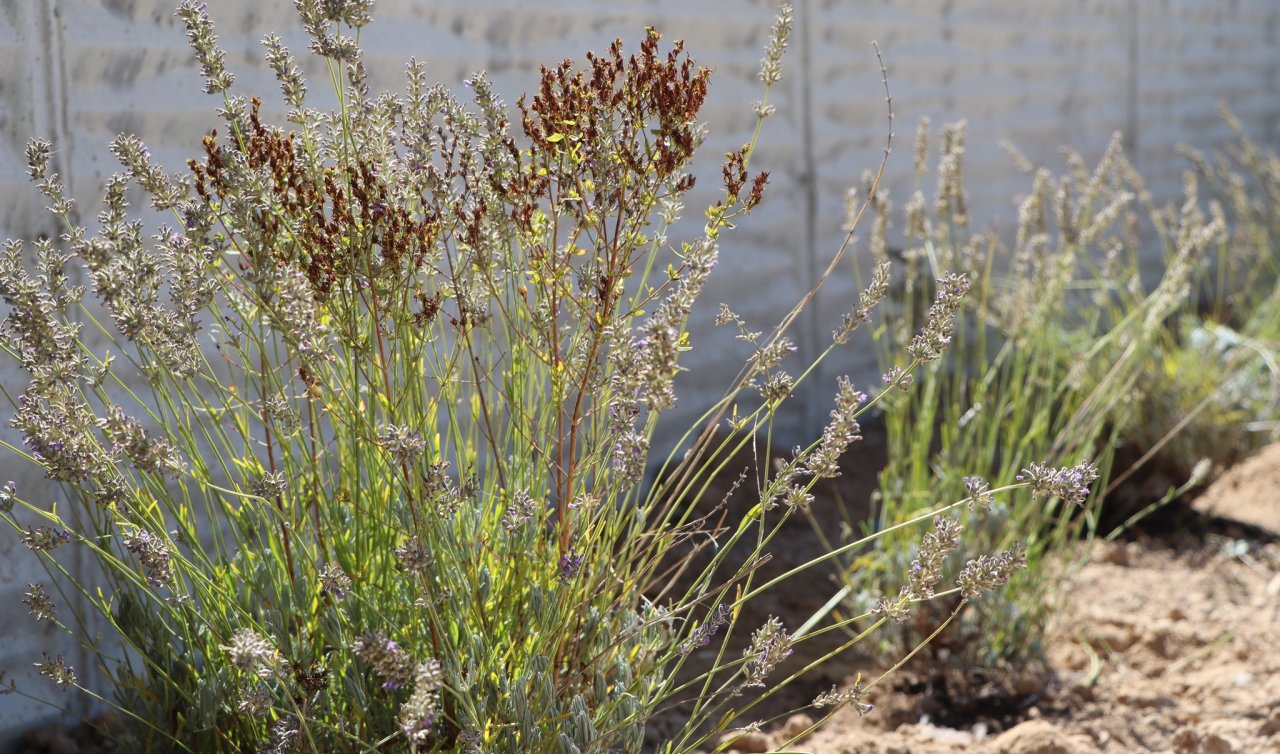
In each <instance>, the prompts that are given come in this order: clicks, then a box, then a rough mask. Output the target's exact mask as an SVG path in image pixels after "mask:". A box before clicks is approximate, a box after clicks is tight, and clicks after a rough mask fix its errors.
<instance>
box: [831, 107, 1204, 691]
mask: <svg viewBox="0 0 1280 754" xmlns="http://www.w3.org/2000/svg"><path fill="white" fill-rule="evenodd" d="M928 142H929V137H928V123H927V122H925V123H923V124H922V125H921V127H920V130H919V132H918V134H917V139H916V148H915V149H916V189H915V190H914V192H913V194H912V196H911V198H910V199H909V200H908V202H907V204H906V206H905V209H904V214H905V236H906V240H907V244H908V248H907V249H906V250H905V251H904V252H903V257H904V259H905V265H904V266H905V268H906V272H905V274H904V276H903V277H902V279H901V281H900V283H899V284H898V285H897V286H896V290H895V291H894V293H891V294H890V298H891V299H892V300H893V301H894V303H895V305H897V306H898V307H900V316H899V318H898V321H899V323H900V324H899V326H898V327H897V328H896V330H892V331H891V330H888V329H882V330H881V331H880V332H879V335H880V336H881V337H880V344H881V349H880V353H881V358H882V363H883V365H884V368H885V369H886V374H885V376H884V380H885V383H886V384H888V385H891V386H895V387H897V388H900V389H899V390H897V391H895V392H894V393H892V395H890V396H889V397H887V398H886V400H885V412H884V418H885V425H886V432H887V435H888V442H889V448H890V449H889V463H888V466H887V467H886V468H885V470H884V471H883V472H882V473H881V476H880V482H881V483H880V491H879V503H878V506H877V510H876V513H875V521H874V522H873V524H872V525H871V530H873V531H874V530H875V528H876V527H877V526H878V527H881V528H883V527H891V526H892V525H893V524H895V523H897V522H898V521H901V520H905V519H910V518H913V517H915V516H917V515H918V514H919V512H920V511H921V510H922V509H927V508H928V507H929V506H931V505H932V504H933V503H932V501H934V500H937V499H940V498H941V499H947V498H948V497H956V496H962V495H966V494H967V495H968V496H969V498H970V500H971V502H972V503H973V506H972V507H973V508H975V509H983V510H984V513H983V515H982V516H981V517H980V518H978V519H977V520H975V521H972V522H969V539H970V541H971V542H972V543H973V544H974V546H975V549H977V550H978V551H981V552H999V551H1007V550H1009V549H1010V548H1012V547H1015V546H1018V545H1019V544H1022V543H1025V550H1024V551H1023V556H1024V557H1025V558H1026V561H1027V562H1028V563H1029V564H1030V567H1029V568H1027V569H1026V570H1025V571H1024V572H1022V573H1021V574H1020V575H1018V576H1016V577H1015V579H1014V582H1013V583H1012V584H1011V586H1010V588H1009V589H1007V590H1004V591H1002V592H1000V593H998V594H997V595H995V596H994V597H992V598H989V599H985V600H982V601H980V602H978V603H977V605H976V606H975V609H973V610H969V611H966V612H965V613H964V614H963V617H962V619H961V620H960V621H959V622H958V624H954V625H952V626H951V628H950V629H949V630H948V631H947V632H946V633H945V634H943V635H942V637H941V638H940V639H939V640H937V641H935V642H933V643H932V644H931V645H930V646H931V648H932V650H933V658H934V659H935V660H936V661H937V662H935V663H934V664H933V666H932V669H931V670H930V671H929V672H932V673H935V674H937V675H940V676H941V675H946V674H947V673H959V674H963V673H965V672H966V671H967V669H969V668H974V667H981V668H985V669H986V670H985V671H984V672H986V673H987V676H986V678H987V681H988V682H989V681H991V675H990V674H991V672H992V671H998V672H1002V673H1003V675H1004V677H1005V678H1009V677H1010V676H1011V675H1017V674H1019V673H1023V672H1025V670H1026V669H1027V668H1028V667H1033V666H1034V663H1035V662H1036V661H1037V660H1038V659H1039V658H1040V656H1041V654H1040V653H1041V650H1042V646H1041V644H1040V638H1041V636H1042V630H1043V626H1044V625H1045V623H1046V621H1047V620H1048V619H1049V617H1050V616H1051V615H1052V614H1053V607H1054V604H1055V599H1056V597H1057V596H1058V594H1057V592H1056V590H1055V589H1054V585H1055V584H1056V583H1057V582H1058V576H1057V574H1058V573H1060V571H1061V568H1062V567H1063V566H1064V565H1065V561H1066V558H1065V556H1066V555H1067V554H1068V552H1069V551H1070V550H1069V547H1068V545H1069V543H1070V542H1071V540H1072V539H1073V538H1074V537H1076V536H1078V535H1080V534H1089V533H1092V532H1093V531H1094V528H1095V527H1096V525H1097V523H1098V501H1099V499H1100V496H1095V497H1093V498H1092V502H1091V501H1090V500H1091V498H1090V495H1089V491H1090V489H1091V488H1094V489H1095V490H1097V491H1101V490H1102V489H1103V488H1104V487H1105V486H1106V485H1107V483H1108V481H1109V478H1110V474H1111V467H1112V463H1113V458H1114V456H1113V454H1114V450H1115V447H1116V446H1117V445H1118V444H1120V443H1121V442H1122V441H1123V440H1124V439H1126V438H1128V437H1130V436H1131V434H1130V433H1131V432H1132V428H1133V422H1134V421H1135V420H1136V419H1138V418H1139V414H1137V412H1136V411H1135V406H1137V405H1139V403H1140V401H1141V398H1140V396H1142V395H1143V391H1144V389H1145V388H1147V387H1149V378H1148V372H1149V370H1150V368H1151V364H1152V362H1153V359H1155V358H1156V355H1157V354H1159V353H1160V352H1161V349H1162V348H1163V347H1164V345H1165V343H1166V333H1167V330H1166V329H1165V328H1166V324H1167V322H1168V321H1169V320H1170V318H1171V317H1172V316H1173V315H1175V314H1176V313H1177V312H1179V311H1181V310H1182V309H1184V308H1185V307H1186V306H1187V301H1188V298H1187V296H1188V293H1189V291H1190V290H1191V288H1192V286H1193V284H1194V282H1195V281H1196V280H1197V279H1198V275H1199V274H1200V271H1201V270H1202V269H1203V261H1204V260H1205V259H1206V258H1207V255H1208V253H1209V252H1210V251H1211V250H1213V249H1215V248H1219V247H1220V246H1221V245H1222V244H1223V243H1224V242H1225V239H1226V224H1225V219H1224V217H1223V212H1222V209H1221V207H1220V206H1219V205H1218V204H1216V203H1214V204H1211V205H1210V211H1209V213H1208V214H1206V213H1205V210H1204V208H1203V206H1202V201H1201V200H1200V197H1199V195H1198V193H1197V191H1196V184H1195V182H1194V181H1189V182H1188V184H1187V193H1186V196H1185V198H1184V201H1183V202H1182V204H1181V207H1180V209H1178V210H1175V211H1168V210H1166V209H1164V208H1156V207H1154V205H1153V203H1152V202H1151V199H1150V196H1149V194H1147V192H1146V189H1145V185H1144V184H1143V183H1142V180H1141V178H1140V177H1139V176H1138V174H1137V172H1136V171H1135V170H1134V169H1133V167H1132V166H1131V165H1130V164H1129V163H1128V161H1127V160H1126V159H1125V158H1124V155H1123V152H1122V150H1121V148H1120V143H1119V139H1118V137H1117V138H1116V139H1114V140H1113V141H1112V143H1111V145H1110V147H1109V148H1108V149H1107V151H1106V153H1105V154H1104V155H1103V157H1102V159H1101V161H1100V162H1099V164H1098V166H1097V167H1096V168H1095V169H1093V170H1089V169H1088V168H1087V167H1086V166H1085V164H1084V161H1083V160H1082V159H1081V158H1080V157H1079V156H1077V155H1074V154H1072V153H1070V152H1068V153H1067V156H1068V162H1069V170H1068V172H1067V173H1066V174H1065V175H1063V176H1061V177H1055V176H1053V175H1052V174H1051V173H1050V172H1049V171H1047V170H1043V169H1042V170H1034V169H1033V168H1031V166H1029V165H1027V164H1026V162H1025V160H1023V159H1022V158H1021V157H1020V156H1017V155H1016V153H1015V157H1016V158H1017V160H1018V161H1019V163H1020V164H1022V165H1025V166H1026V170H1027V172H1029V173H1032V174H1033V185H1032V188H1031V191H1030V192H1029V194H1028V195H1027V196H1026V197H1025V198H1024V199H1023V200H1022V202H1021V204H1020V206H1019V215H1018V216H1019V224H1018V227H1017V231H1016V237H1015V239H1014V244H1013V247H1012V249H1011V250H1010V251H1009V252H1008V253H1006V250H1005V247H1004V246H1003V245H1002V244H1001V243H1000V241H999V239H998V238H997V237H995V236H993V235H988V234H980V233H974V232H972V231H971V230H970V228H969V221H968V208H967V201H966V198H965V191H964V186H963V182H962V174H963V158H964V151H965V134H964V130H963V124H957V125H953V126H949V127H947V128H946V129H945V130H944V132H943V135H942V139H941V154H940V157H939V159H938V167H937V170H936V177H937V178H936V179H937V188H936V192H935V198H934V201H933V203H932V207H931V208H930V207H929V202H928V201H927V200H926V199H925V195H924V188H925V186H924V180H925V179H926V177H927V168H926V165H927V153H928V148H929V143H928ZM1143 207H1146V208H1148V209H1149V210H1150V211H1149V212H1148V213H1146V216H1147V218H1150V219H1151V220H1153V221H1154V222H1152V224H1151V227H1152V228H1153V229H1154V231H1155V235H1154V237H1148V238H1147V239H1145V240H1144V238H1143V237H1142V235H1141V231H1140V229H1141V228H1142V227H1143V222H1142V221H1143V217H1142V214H1141V210H1142V208H1143ZM873 209H874V212H875V222H874V224H873V232H872V238H871V242H870V245H871V250H872V252H873V255H876V256H879V257H881V258H885V257H887V251H886V242H885V228H886V227H887V226H888V224H889V216H890V212H891V208H890V204H889V202H888V200H887V198H885V197H884V196H883V195H880V197H879V198H878V199H877V200H876V201H875V202H874V206H873ZM1153 242H1155V243H1159V244H1162V245H1164V246H1165V248H1167V250H1168V257H1167V264H1166V267H1165V269H1164V271H1163V276H1162V278H1161V279H1160V281H1159V282H1158V284H1157V285H1156V286H1155V287H1154V289H1153V290H1151V291H1150V292H1148V291H1147V290H1146V289H1145V288H1144V286H1143V283H1142V280H1141V278H1140V275H1139V265H1138V258H1139V254H1140V253H1141V252H1142V250H1143V247H1144V243H1145V244H1147V245H1148V246H1149V245H1150V244H1152V243H1153ZM914 269H926V270H931V271H935V274H939V275H941V274H944V273H945V274H946V275H950V276H954V275H956V274H964V275H967V276H968V277H969V279H971V280H973V281H975V282H974V283H973V284H972V287H973V289H974V292H973V293H972V294H971V295H970V296H968V297H967V298H966V299H965V300H964V302H963V304H962V305H960V306H957V307H956V311H955V314H954V318H955V321H954V323H953V325H952V326H951V327H950V328H948V331H947V332H946V333H945V334H944V339H946V340H949V341H950V342H949V347H948V348H947V349H946V351H945V352H944V353H941V354H939V356H935V355H934V354H935V352H936V349H934V348H933V347H932V343H931V342H930V341H931V339H930V338H922V337H921V336H920V335H919V334H916V335H912V331H911V328H912V327H913V324H912V323H913V322H915V321H917V320H918V319H919V318H921V317H922V316H923V317H924V319H925V321H926V322H929V321H932V319H933V317H934V310H935V309H937V308H938V307H939V306H941V305H942V302H943V301H946V300H947V299H948V298H949V297H950V296H951V295H952V294H951V293H950V291H949V283H948V282H947V281H949V280H952V279H954V278H953V277H948V278H945V279H944V280H942V281H940V283H939V286H938V287H937V289H936V293H934V292H932V289H930V288H927V287H922V286H919V285H918V284H917V283H916V280H917V279H918V276H917V275H915V274H913V270H914ZM930 296H933V297H934V299H932V300H930V299H929V298H928V297H930ZM926 307H929V309H928V311H927V313H924V314H923V315H922V314H921V313H922V312H925V309H926ZM924 329H925V331H926V332H927V331H928V330H929V329H930V327H929V325H928V324H926V325H925V328H924ZM926 357H933V358H932V359H930V358H926ZM1046 464H1047V465H1046ZM1055 467H1056V468H1055ZM987 480H991V481H992V482H997V483H1008V484H1012V485H1013V487H1014V488H1021V489H1015V490H1013V491H1011V494H1010V496H1009V497H1008V498H1007V499H1006V500H1003V501H992V500H991V499H990V497H989V492H988V490H989V487H990V485H989V483H988V481H987ZM1035 497H1045V498H1048V499H1049V500H1050V504H1042V505H1036V504H1033V503H1032V500H1033V499H1034V498H1035ZM1082 508H1083V510H1081V509H1082ZM832 546H833V547H834V546H835V543H833V544H832ZM909 551H910V550H909V543H908V542H907V541H906V540H905V539H902V538H897V539H894V538H883V539H881V540H879V541H878V543H877V544H876V545H875V547H874V549H870V550H861V551H855V552H854V553H852V554H851V557H849V558H847V559H846V561H845V573H846V576H847V580H846V588H847V590H848V593H849V594H850V595H851V598H852V599H853V600H854V601H855V602H857V601H858V600H862V601H863V602H865V601H867V600H870V599H875V596H874V595H875V594H876V593H877V590H879V589H883V587H884V586H885V585H886V584H891V583H893V581H894V580H901V579H902V578H903V577H902V576H900V575H898V574H901V573H902V572H903V564H904V561H905V558H906V557H908V555H907V553H909ZM980 562H983V563H985V564H986V565H987V567H993V566H992V563H991V562H990V561H980ZM957 567H958V564H957ZM940 568H941V564H939V563H934V564H932V565H930V566H929V569H928V570H929V572H933V571H936V570H938V569H940ZM910 578H911V576H910V575H908V576H907V579H908V581H907V585H905V586H903V587H902V589H903V590H904V592H909V591H911V586H910ZM963 580H964V582H965V583H966V586H965V587H964V588H962V589H961V592H960V593H959V594H957V595H955V596H954V597H953V598H952V602H951V604H948V603H947V602H945V601H943V602H937V603H933V604H931V605H929V606H927V607H926V608H925V609H923V610H921V611H918V612H917V613H915V614H913V615H912V616H906V615H901V616H899V617H900V618H902V619H903V620H904V625H903V627H902V630H901V631H900V632H899V634H898V635H897V637H896V638H895V639H893V640H892V641H890V642H889V645H888V646H890V647H894V648H896V647H912V646H914V645H915V644H916V643H918V641H919V640H920V638H921V637H924V636H931V635H935V634H936V633H937V632H938V631H939V630H940V626H941V625H945V624H946V623H949V622H951V616H953V615H954V614H955V613H954V610H953V605H954V604H956V603H958V602H962V601H964V600H965V599H966V597H967V592H968V591H969V590H970V589H971V588H972V587H971V586H968V585H972V584H977V583H980V582H981V579H978V578H976V577H975V576H974V574H973V573H972V572H971V571H970V570H969V569H968V568H966V576H965V577H964V579H963ZM855 610H856V607H855ZM908 617H910V618H912V619H913V620H912V621H911V622H910V623H906V622H905V621H906V619H907V618H908ZM997 677H998V676H997Z"/></svg>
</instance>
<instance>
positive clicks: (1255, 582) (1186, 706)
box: [730, 444, 1280, 754]
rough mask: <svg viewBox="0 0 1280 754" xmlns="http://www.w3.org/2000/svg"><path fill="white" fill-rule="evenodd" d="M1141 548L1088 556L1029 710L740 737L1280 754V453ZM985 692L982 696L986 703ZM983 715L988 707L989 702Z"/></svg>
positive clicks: (1120, 547) (829, 753)
mask: <svg viewBox="0 0 1280 754" xmlns="http://www.w3.org/2000/svg"><path fill="white" fill-rule="evenodd" d="M1145 531H1146V533H1144V532H1143V530H1139V531H1138V532H1137V533H1136V534H1134V535H1133V536H1132V538H1131V539H1130V540H1129V541H1115V542H1099V543H1094V544H1090V545H1084V544H1082V545H1081V548H1082V549H1081V552H1080V554H1081V556H1082V559H1083V564H1082V565H1080V566H1079V567H1078V568H1075V569H1073V570H1072V571H1070V572H1069V573H1068V574H1067V576H1066V577H1065V578H1066V584H1067V586H1066V592H1067V597H1066V599H1067V603H1066V604H1067V607H1066V609H1065V610H1063V611H1062V612H1061V613H1060V614H1059V617H1058V619H1057V622H1056V624H1055V625H1053V626H1051V627H1049V631H1048V636H1049V642H1048V646H1049V648H1050V649H1049V653H1048V668H1047V669H1046V676H1045V677H1044V679H1043V680H1044V683H1043V684H1042V686H1041V688H1040V689H1039V690H1036V691H1033V693H1031V694H1029V695H1028V696H1027V697H1026V699H1025V701H1024V703H1023V705H1022V709H1020V710H1017V714H1016V715H1015V716H1013V717H1010V715H1009V714H1008V710H1007V709H1003V708H1002V709H998V710H997V709H992V710H990V714H986V715H984V714H981V711H979V713H978V714H976V715H973V716H972V717H971V718H970V720H969V721H968V722H966V723H964V724H959V725H956V724H955V722H956V721H954V720H949V721H948V722H951V723H952V725H950V726H947V725H942V724H940V723H939V720H941V719H943V718H944V717H945V716H944V715H942V714H940V711H939V710H938V708H937V705H936V702H931V701H930V700H929V699H927V698H926V697H925V696H923V695H921V694H919V693H917V691H918V689H912V688H911V686H910V678H907V679H905V680H904V681H902V682H900V683H899V686H898V688H896V689H887V690H884V691H882V692H880V693H878V694H875V693H873V694H872V696H871V697H870V698H869V701H871V702H872V703H874V704H875V705H876V708H875V709H874V710H873V711H872V712H871V713H870V714H868V715H866V716H859V715H858V714H857V713H856V712H855V711H854V710H853V709H850V708H845V709H842V710H840V711H838V712H837V713H836V714H835V715H834V716H833V717H832V718H831V719H830V720H829V721H828V722H827V723H826V724H825V725H823V726H821V727H819V728H818V730H817V731H815V732H814V733H812V734H811V735H809V736H808V737H806V738H804V739H802V740H800V741H798V742H794V743H791V744H790V745H788V746H786V747H785V749H783V748H782V747H783V746H784V744H785V743H786V739H787V738H788V737H789V736H788V735H787V734H785V733H784V731H786V732H787V733H792V732H795V731H798V730H802V729H803V728H804V727H806V726H804V725H802V724H801V723H802V722H807V721H804V720H802V719H793V720H791V721H789V724H788V726H784V727H783V728H781V729H777V730H774V731H771V732H769V733H767V734H766V735H752V736H747V737H744V738H742V739H740V740H739V741H738V742H735V743H734V744H732V745H731V749H730V750H733V749H737V750H739V751H760V752H763V751H782V750H785V751H793V752H798V751H804V752H813V753H814V754H954V753H956V752H964V753H965V754H1124V753H1127V752H1160V753H1161V754H1277V752H1280V444H1277V445H1272V446H1270V447H1268V448H1266V449H1264V450H1263V451H1261V452H1260V453H1258V454H1256V455H1254V456H1253V457H1251V458H1249V459H1247V460H1246V461H1245V462H1243V463H1242V464H1240V465H1238V466H1237V467H1235V468H1234V469H1232V470H1231V471H1229V472H1228V473H1226V474H1225V475H1223V476H1222V477H1221V478H1220V479H1218V480H1217V481H1216V482H1215V483H1214V484H1213V485H1212V486H1211V487H1210V488H1209V489H1208V490H1206V491H1205V492H1204V494H1202V495H1201V496H1199V497H1198V498H1197V499H1196V500H1195V502H1194V503H1193V504H1192V505H1191V506H1188V507H1185V508H1184V509H1182V511H1181V512H1180V513H1177V514H1176V515H1167V516H1162V521H1161V523H1160V524H1159V525H1157V526H1155V527H1154V528H1153V527H1148V528H1147V529H1146V530H1145ZM978 691H980V690H979V689H975V693H978ZM980 706H981V705H979V707H980Z"/></svg>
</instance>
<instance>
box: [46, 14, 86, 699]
mask: <svg viewBox="0 0 1280 754" xmlns="http://www.w3.org/2000/svg"><path fill="white" fill-rule="evenodd" d="M61 20H62V8H61V0H40V3H39V6H38V9H37V10H36V11H35V12H34V13H33V14H32V15H31V16H30V21H29V25H30V27H31V28H30V31H31V32H32V38H33V39H35V38H38V39H39V40H40V42H41V43H42V44H43V48H44V54H43V55H42V63H43V65H42V66H41V71H40V76H41V82H40V83H41V86H42V88H43V90H44V95H45V96H43V97H41V99H42V100H43V103H44V111H45V112H44V117H45V123H44V124H43V126H44V128H45V129H46V130H47V131H48V132H49V133H48V137H49V138H50V139H51V140H52V141H53V144H54V151H53V155H52V156H51V160H52V162H53V168H54V170H56V171H58V174H59V175H60V176H61V178H62V184H63V187H64V190H65V191H66V192H67V193H68V194H70V195H74V194H75V185H76V183H75V174H74V172H73V166H74V165H75V159H74V158H73V154H72V152H73V148H74V139H73V137H72V134H71V127H70V123H69V121H68V115H67V110H68V106H67V105H68V103H67V90H68V88H69V87H68V86H67V61H66V56H65V55H64V50H65V45H64V44H63V41H64V40H63V38H62V22H61ZM77 214H78V213H77V208H76V205H74V204H73V205H72V208H71V220H72V222H75V223H78V219H77ZM67 274H68V277H69V278H70V280H69V282H70V283H71V284H72V285H77V284H80V283H82V282H83V281H82V279H81V272H80V268H79V267H73V268H72V269H70V270H68V271H67ZM69 560H70V563H69V564H68V565H69V566H70V568H69V569H68V570H69V571H70V572H71V574H72V576H73V577H74V578H76V579H77V580H80V582H81V583H85V577H86V576H87V573H86V570H87V566H88V563H87V560H86V556H85V554H84V552H83V548H79V547H76V548H73V550H72V552H71V554H70V558H69ZM73 652H74V654H75V660H73V663H75V664H76V665H78V666H79V668H80V670H81V677H82V680H81V683H85V684H87V685H92V684H93V680H94V676H95V675H96V674H95V672H94V668H96V667H97V663H95V662H93V657H92V654H91V652H90V650H89V649H88V648H87V647H86V646H84V645H83V643H80V645H79V646H77V647H76V648H75V649H74V650H73ZM91 706H92V705H91V704H90V703H89V700H88V697H87V696H86V695H83V694H77V695H76V696H75V698H74V700H72V701H71V702H70V704H68V706H67V707H66V710H67V711H68V712H71V713H72V714H74V715H76V716H79V717H85V716H87V715H88V714H89V713H90V712H91Z"/></svg>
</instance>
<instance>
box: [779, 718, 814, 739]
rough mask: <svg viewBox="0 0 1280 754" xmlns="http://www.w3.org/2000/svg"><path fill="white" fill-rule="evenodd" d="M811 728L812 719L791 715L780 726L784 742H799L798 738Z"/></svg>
mask: <svg viewBox="0 0 1280 754" xmlns="http://www.w3.org/2000/svg"><path fill="white" fill-rule="evenodd" d="M812 727H813V718H812V717H809V716H808V715H803V714H801V715H792V716H791V717H789V718H787V722H786V723H785V724H784V725H783V726H782V735H783V737H784V738H786V740H788V741H791V740H796V741H799V740H800V736H801V735H803V734H804V733H805V731H807V730H809V729H810V728H812Z"/></svg>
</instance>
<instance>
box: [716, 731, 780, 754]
mask: <svg viewBox="0 0 1280 754" xmlns="http://www.w3.org/2000/svg"><path fill="white" fill-rule="evenodd" d="M725 742H728V744H729V747H728V748H729V750H730V751H744V752H746V753H747V754H764V752H766V751H768V750H769V737H768V736H766V735H765V734H763V733H761V732H760V731H758V730H746V729H743V730H730V731H725V733H724V735H722V736H721V737H720V743H721V744H723V743H725Z"/></svg>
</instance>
